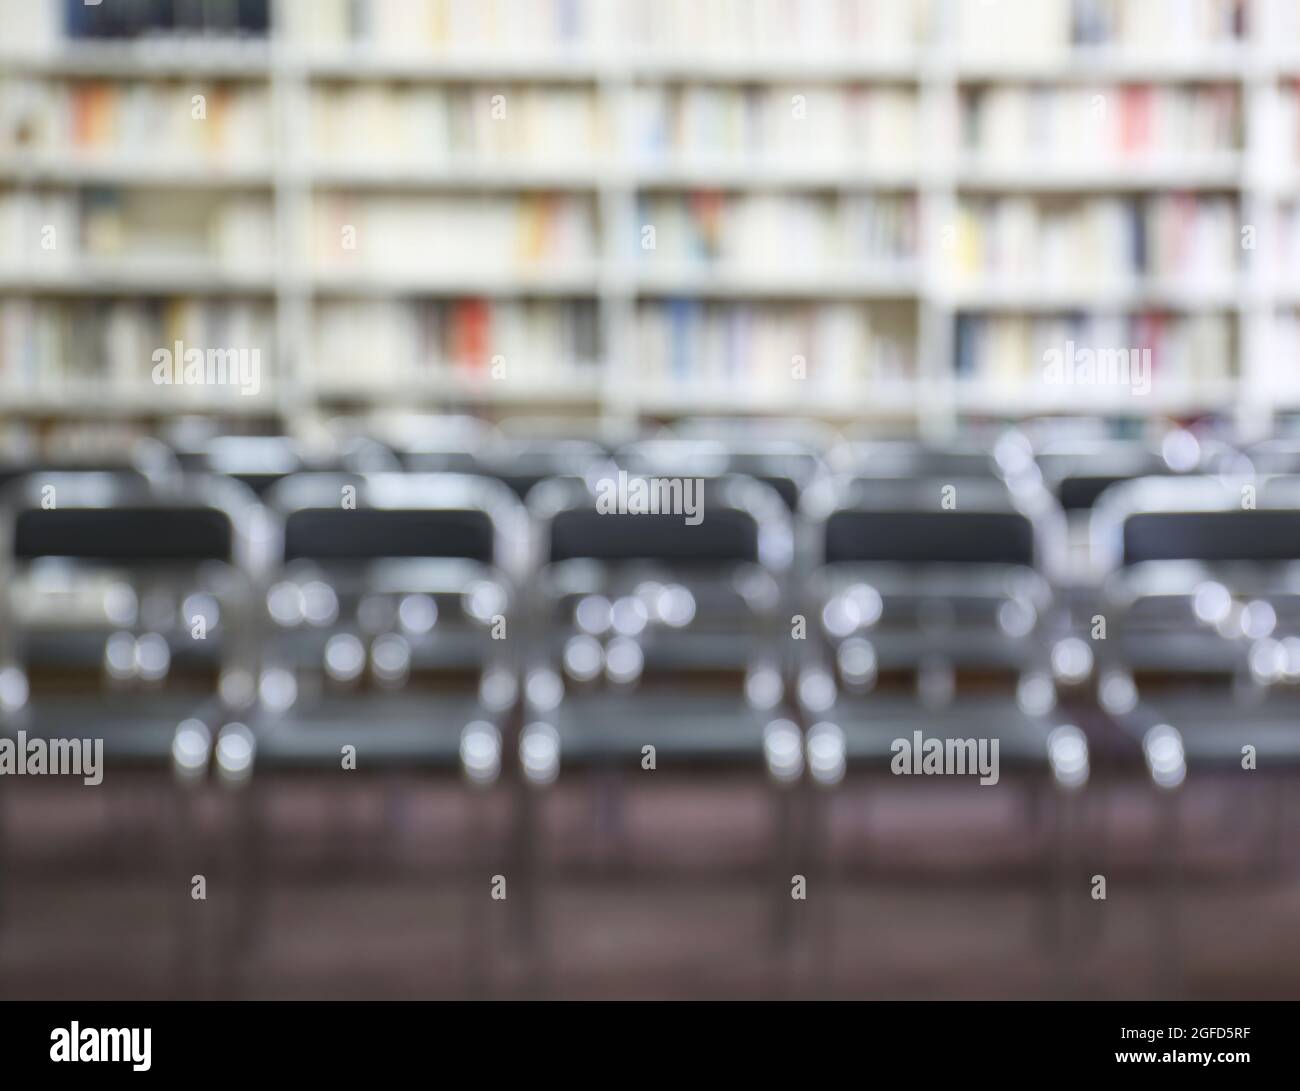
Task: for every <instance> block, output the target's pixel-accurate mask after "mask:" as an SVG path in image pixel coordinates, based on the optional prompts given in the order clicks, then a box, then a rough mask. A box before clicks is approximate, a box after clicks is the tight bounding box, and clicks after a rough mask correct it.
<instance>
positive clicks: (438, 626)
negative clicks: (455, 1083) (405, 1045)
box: [216, 473, 529, 972]
mask: <svg viewBox="0 0 1300 1091" xmlns="http://www.w3.org/2000/svg"><path fill="white" fill-rule="evenodd" d="M266 503H267V505H268V507H269V509H270V510H271V512H272V513H273V515H274V516H275V519H276V521H277V525H278V528H279V532H278V540H279V545H278V547H277V549H276V550H275V554H276V557H277V569H276V572H275V575H274V576H273V577H272V578H270V579H269V580H268V584H267V586H266V588H265V612H264V615H263V619H264V620H263V625H264V631H263V639H262V673H261V676H260V681H259V686H258V708H257V711H256V714H255V715H254V716H253V717H252V718H251V719H250V721H249V724H248V726H247V727H242V726H241V727H239V728H237V729H234V728H232V729H231V730H230V732H229V737H228V738H227V737H226V736H225V735H223V736H222V737H221V738H219V739H218V743H217V752H216V763H217V768H218V772H219V773H220V775H221V776H222V778H223V779H224V780H225V781H226V782H227V783H228V784H230V785H231V786H232V787H240V786H243V785H245V784H246V785H247V786H248V787H249V788H250V789H251V791H250V792H248V793H246V795H247V796H248V797H249V802H248V805H247V806H246V807H245V808H244V810H243V818H244V821H245V834H246V836H245V839H244V846H243V856H244V860H243V865H242V866H243V867H244V869H245V883H244V885H245V888H246V900H245V910H244V917H243V919H242V921H241V925H240V927H241V930H242V935H243V942H245V943H247V942H248V940H249V939H250V938H251V937H252V936H253V935H255V934H256V930H257V926H258V920H259V916H260V911H261V904H262V901H263V898H264V894H265V889H264V872H265V867H266V857H265V853H266V852H267V851H268V849H269V848H270V847H271V846H269V845H268V833H269V831H270V828H271V826H270V823H269V821H268V814H267V808H268V807H269V805H270V803H271V801H272V798H273V796H274V792H275V786H276V785H277V784H281V783H284V778H285V777H286V776H289V775H300V776H311V777H314V778H315V780H316V782H317V783H319V782H322V781H324V782H329V781H331V780H333V779H334V778H336V777H338V776H347V775H348V774H349V773H352V772H354V771H355V772H356V773H358V774H360V775H362V776H365V775H366V774H379V775H381V776H384V777H385V778H387V780H386V783H387V784H388V786H389V793H388V794H389V800H390V802H391V804H392V805H391V807H390V808H389V812H390V813H389V818H390V821H389V822H388V824H387V826H386V828H385V831H384V836H385V838H386V839H393V838H401V837H402V835H403V834H404V833H405V832H407V831H406V825H405V823H404V822H403V812H402V807H401V805H400V804H401V800H402V798H404V797H403V795H402V793H399V792H397V791H396V789H395V787H394V782H395V781H397V780H399V779H400V778H402V777H406V778H408V779H409V778H410V777H417V778H421V779H427V778H428V777H430V776H437V775H443V776H446V777H457V778H464V780H465V781H466V782H467V783H468V784H469V785H471V786H478V787H483V788H488V787H490V786H491V785H493V784H494V783H496V781H497V779H498V774H499V772H500V768H501V753H502V747H503V745H505V744H507V743H509V742H511V741H513V731H514V727H515V725H514V721H513V712H514V709H515V706H516V697H517V693H518V681H517V672H516V668H515V660H516V650H515V649H516V647H517V646H518V644H519V643H520V639H519V634H518V633H516V632H514V631H512V630H511V628H510V626H511V625H514V624H516V618H515V616H514V608H513V602H514V598H515V596H516V594H517V587H518V585H519V579H520V576H521V574H522V570H523V568H522V566H523V564H524V562H525V560H526V558H527V554H528V549H529V540H528V528H527V523H526V519H525V516H524V512H523V509H522V507H521V506H520V505H519V503H518V501H517V500H516V499H515V497H514V496H513V494H511V493H510V492H509V490H507V489H506V488H505V487H504V486H502V485H500V484H499V483H497V482H494V481H490V480H487V479H484V478H480V477H469V476H462V475H456V474H369V475H358V474H352V475H349V474H329V473H307V474H298V475H294V476H292V477H289V478H286V479H285V480H283V481H281V482H280V483H278V484H277V485H275V486H273V487H272V488H271V489H270V490H269V491H268V492H267V494H266ZM334 790H335V791H337V787H335V789H334ZM485 806H487V804H486V803H484V802H481V801H480V802H477V803H476V802H473V801H472V800H470V801H466V805H465V807H466V810H465V821H466V823H468V824H469V829H468V832H467V833H466V834H465V837H464V838H463V839H462V840H460V841H458V842H457V843H456V844H454V845H453V846H452V847H453V848H454V849H455V850H456V852H457V854H458V855H457V866H458V867H460V868H462V869H464V870H465V871H466V873H467V874H468V875H469V878H468V879H467V883H468V887H467V889H468V890H469V892H470V894H471V895H472V896H474V897H475V898H476V900H475V908H476V909H477V908H479V903H478V901H477V898H478V897H480V896H484V895H483V892H484V891H486V889H487V881H488V878H489V877H490V876H491V874H492V872H491V871H487V872H485V873H484V874H483V876H481V877H480V876H478V872H477V871H476V869H482V868H483V867H485V866H487V865H491V864H495V863H496V861H495V860H494V858H493V854H492V853H491V852H490V851H485V849H484V845H483V843H482V842H483V841H484V840H485V837H486V834H485V831H484V829H483V819H482V815H481V814H480V812H481V811H482V809H483V808H484V807H485ZM367 853H368V855H369V854H370V853H371V850H370V849H367ZM497 866H499V865H497ZM480 878H481V880H482V881H479V880H480ZM478 917H479V918H480V919H481V917H482V914H481V913H479V914H478ZM471 919H474V918H473V917H471ZM467 970H468V971H470V972H473V971H478V970H481V971H483V972H486V968H485V967H483V966H482V965H479V966H474V965H472V964H467Z"/></svg>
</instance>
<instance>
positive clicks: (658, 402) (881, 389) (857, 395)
mask: <svg viewBox="0 0 1300 1091" xmlns="http://www.w3.org/2000/svg"><path fill="white" fill-rule="evenodd" d="M636 400H637V404H638V405H639V406H641V407H642V408H643V409H644V410H645V411H646V412H649V413H656V414H660V415H673V414H679V413H687V414H701V413H714V414H722V413H779V414H799V413H809V414H813V415H815V416H821V417H839V418H845V419H852V418H862V417H868V418H869V417H899V416H908V415H911V414H913V413H915V412H917V410H918V407H919V404H920V400H921V399H920V396H919V391H918V388H917V387H916V386H915V385H912V384H907V385H903V384H888V385H885V384H882V385H880V386H875V387H873V386H871V385H867V386H865V387H863V388H862V389H860V390H856V391H853V392H852V393H851V394H850V393H839V394H827V393H823V392H821V391H818V390H815V389H813V390H809V391H806V392H805V391H804V390H794V389H789V390H773V391H763V390H753V389H751V388H750V387H749V386H748V385H747V384H745V383H743V382H742V383H741V385H740V386H739V387H735V386H727V385H725V384H720V383H693V384H687V383H681V384H661V383H649V384H645V385H643V386H642V387H641V388H640V389H639V390H637V392H636Z"/></svg>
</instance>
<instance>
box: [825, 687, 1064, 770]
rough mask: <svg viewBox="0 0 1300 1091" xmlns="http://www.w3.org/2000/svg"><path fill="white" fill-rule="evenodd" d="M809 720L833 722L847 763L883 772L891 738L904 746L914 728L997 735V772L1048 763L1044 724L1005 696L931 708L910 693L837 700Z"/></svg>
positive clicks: (931, 735) (946, 735)
mask: <svg viewBox="0 0 1300 1091" xmlns="http://www.w3.org/2000/svg"><path fill="white" fill-rule="evenodd" d="M814 719H817V720H826V721H830V722H831V723H835V724H838V725H839V727H840V729H841V730H842V731H843V732H844V752H845V760H846V761H847V762H848V763H849V764H850V765H859V766H862V765H879V766H880V768H881V771H884V770H888V768H889V763H890V762H891V761H892V760H893V758H894V753H895V751H894V749H893V744H894V740H896V739H906V740H907V741H908V743H909V745H910V744H911V743H912V741H913V733H914V732H916V731H920V732H921V735H922V737H923V739H936V738H937V739H941V740H945V741H946V740H948V739H997V740H998V765H999V768H1000V770H1001V771H1003V772H1005V771H1006V770H1007V769H1008V767H1012V768H1020V769H1029V768H1032V769H1033V770H1035V771H1039V772H1041V771H1042V769H1044V768H1045V767H1047V765H1048V760H1047V736H1048V733H1049V731H1050V728H1049V727H1048V726H1046V725H1045V724H1044V723H1043V721H1041V720H1036V719H1033V718H1032V717H1029V716H1026V715H1025V714H1024V713H1023V712H1021V711H1020V709H1019V708H1018V707H1017V705H1016V703H1015V700H1014V699H1012V698H1010V697H959V698H958V699H956V700H955V701H954V702H953V703H952V704H951V705H949V706H947V707H945V708H940V709H931V708H927V707H925V706H924V705H923V704H921V702H920V701H918V700H916V699H915V698H912V697H908V696H902V695H899V696H895V695H891V694H877V695H873V696H871V697H866V698H861V699H854V698H842V699H841V700H839V701H838V702H837V703H836V704H835V706H834V707H833V708H832V709H831V710H830V711H828V712H826V713H824V714H821V715H818V716H816V717H814Z"/></svg>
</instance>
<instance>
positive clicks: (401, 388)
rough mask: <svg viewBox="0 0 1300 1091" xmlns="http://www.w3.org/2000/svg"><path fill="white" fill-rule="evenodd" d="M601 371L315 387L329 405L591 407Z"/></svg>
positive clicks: (450, 375)
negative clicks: (433, 402)
mask: <svg viewBox="0 0 1300 1091" xmlns="http://www.w3.org/2000/svg"><path fill="white" fill-rule="evenodd" d="M602 382H603V372H602V371H601V370H600V368H599V366H598V365H592V366H591V368H590V369H589V370H587V371H579V372H578V373H576V374H575V373H569V374H561V375H557V376H556V377H555V379H554V380H553V381H552V380H550V379H548V380H546V381H545V382H539V381H537V380H531V379H529V380H526V379H500V380H496V379H492V378H491V377H490V376H482V377H479V378H476V377H474V376H473V375H466V374H460V373H456V372H453V371H446V372H443V373H434V374H424V375H419V376H416V377H414V378H412V379H411V380H410V381H409V382H397V383H379V384H373V383H368V384H360V383H352V382H345V381H338V380H330V379H325V380H321V381H317V382H316V384H315V389H316V393H317V395H318V396H319V397H321V398H325V399H328V400H332V401H354V402H365V403H373V404H392V403H405V402H409V401H411V400H412V399H417V400H418V399H428V398H447V399H454V400H456V401H463V402H473V403H476V404H482V405H491V404H506V405H538V404H554V405H564V404H576V403H582V404H590V403H593V402H597V401H599V400H600V398H601V394H602V390H601V385H602Z"/></svg>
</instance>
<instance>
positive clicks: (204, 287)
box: [0, 258, 275, 296]
mask: <svg viewBox="0 0 1300 1091" xmlns="http://www.w3.org/2000/svg"><path fill="white" fill-rule="evenodd" d="M274 290H275V279H274V274H273V272H272V271H271V270H270V269H260V270H259V269H246V270H245V269H237V268H228V267H227V268H223V267H221V266H219V265H214V264H212V263H209V262H186V261H157V262H151V261H146V260H142V259H131V260H123V261H114V260H109V259H104V260H101V259H91V258H80V259H74V260H72V261H68V262H66V263H61V264H59V265H53V264H51V265H50V266H49V267H47V268H40V267H36V266H32V265H29V266H26V267H22V268H15V267H12V266H0V291H5V292H9V293H16V294H32V295H41V294H50V295H123V294H146V295H162V296H168V295H199V296H208V295H240V294H249V295H267V294H270V293H272V292H274Z"/></svg>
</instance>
